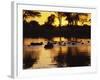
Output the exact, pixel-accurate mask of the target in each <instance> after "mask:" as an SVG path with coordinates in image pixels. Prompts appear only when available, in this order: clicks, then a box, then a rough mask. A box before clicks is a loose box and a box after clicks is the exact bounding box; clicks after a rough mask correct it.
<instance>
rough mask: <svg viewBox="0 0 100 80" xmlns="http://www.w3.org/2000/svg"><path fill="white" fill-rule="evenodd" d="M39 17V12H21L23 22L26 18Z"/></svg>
mask: <svg viewBox="0 0 100 80" xmlns="http://www.w3.org/2000/svg"><path fill="white" fill-rule="evenodd" d="M36 16H37V17H40V16H41V14H40V12H36V11H32V10H23V19H24V20H25V19H26V18H28V17H36Z"/></svg>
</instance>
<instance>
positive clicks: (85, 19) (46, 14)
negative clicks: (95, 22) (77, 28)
mask: <svg viewBox="0 0 100 80" xmlns="http://www.w3.org/2000/svg"><path fill="white" fill-rule="evenodd" d="M38 12H40V14H41V16H40V17H32V16H28V17H27V18H26V19H25V20H26V21H27V22H30V21H32V20H35V21H37V22H38V23H39V24H40V25H43V24H44V23H45V22H46V21H47V19H48V17H49V16H50V15H51V14H54V15H55V16H56V17H55V20H54V23H53V24H52V25H54V26H58V25H59V20H58V18H57V14H56V13H55V12H44V11H38ZM87 14H88V16H85V15H80V16H79V21H78V25H82V22H84V24H86V25H91V22H90V21H89V20H90V19H91V14H89V13H87ZM66 18H67V17H62V21H61V25H62V26H65V25H67V24H68V21H67V20H66Z"/></svg>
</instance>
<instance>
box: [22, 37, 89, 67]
mask: <svg viewBox="0 0 100 80" xmlns="http://www.w3.org/2000/svg"><path fill="white" fill-rule="evenodd" d="M52 40H54V41H58V42H59V38H57V37H56V38H53V39H52ZM61 40H62V41H66V42H68V39H65V38H62V39H61ZM47 41H48V40H47V39H43V38H38V39H34V38H25V39H24V42H23V68H24V69H30V68H33V69H36V68H37V69H39V68H57V67H79V66H90V65H91V52H90V39H77V41H81V45H80V44H79V45H66V46H59V45H55V46H54V47H53V48H50V49H46V48H44V46H45V43H46V42H47ZM32 42H34V43H40V42H43V43H44V44H43V45H39V46H36V45H35V46H32V45H31V43H32Z"/></svg>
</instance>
